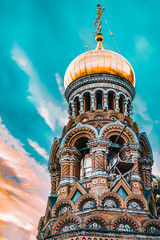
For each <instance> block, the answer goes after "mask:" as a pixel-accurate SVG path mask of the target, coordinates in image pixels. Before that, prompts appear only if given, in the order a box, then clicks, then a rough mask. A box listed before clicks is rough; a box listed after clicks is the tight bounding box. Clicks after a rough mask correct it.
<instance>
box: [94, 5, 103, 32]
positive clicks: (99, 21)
mask: <svg viewBox="0 0 160 240" xmlns="http://www.w3.org/2000/svg"><path fill="white" fill-rule="evenodd" d="M97 8H98V9H97V19H96V20H95V22H94V24H93V25H94V27H95V26H96V24H97V23H98V26H97V30H96V31H95V32H97V34H98V33H100V32H101V22H102V21H101V16H102V13H103V11H104V9H105V8H104V7H103V8H102V9H101V5H100V4H98V5H97Z"/></svg>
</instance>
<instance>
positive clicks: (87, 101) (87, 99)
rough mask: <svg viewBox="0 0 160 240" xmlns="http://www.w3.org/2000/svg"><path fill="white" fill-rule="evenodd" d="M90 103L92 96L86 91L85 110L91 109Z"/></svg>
mask: <svg viewBox="0 0 160 240" xmlns="http://www.w3.org/2000/svg"><path fill="white" fill-rule="evenodd" d="M90 104H91V98H90V94H89V93H86V94H85V95H84V111H85V112H86V111H90Z"/></svg>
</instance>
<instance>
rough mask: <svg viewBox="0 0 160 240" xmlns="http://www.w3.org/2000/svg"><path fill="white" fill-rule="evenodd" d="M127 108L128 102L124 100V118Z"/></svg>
mask: <svg viewBox="0 0 160 240" xmlns="http://www.w3.org/2000/svg"><path fill="white" fill-rule="evenodd" d="M127 106H128V100H126V99H125V100H124V116H128V114H129V113H128V109H127Z"/></svg>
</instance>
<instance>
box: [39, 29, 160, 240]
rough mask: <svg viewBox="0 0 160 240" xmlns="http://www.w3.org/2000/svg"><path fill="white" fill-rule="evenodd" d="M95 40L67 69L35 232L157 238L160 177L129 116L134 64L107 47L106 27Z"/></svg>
mask: <svg viewBox="0 0 160 240" xmlns="http://www.w3.org/2000/svg"><path fill="white" fill-rule="evenodd" d="M96 40H97V45H98V47H97V49H96V50H93V51H89V52H86V53H84V54H82V55H80V56H79V57H78V58H76V59H75V60H74V61H73V62H74V64H72V63H73V62H72V63H71V64H70V66H69V67H68V69H67V71H66V75H65V86H66V91H65V96H66V100H67V101H68V116H69V122H68V124H67V126H65V127H64V129H63V131H62V137H61V138H60V139H59V138H55V139H54V142H53V146H52V149H51V153H50V159H49V167H48V169H49V172H50V176H51V194H50V196H49V197H48V202H47V207H46V212H45V216H43V217H41V218H40V221H39V224H38V235H37V240H44V239H46V240H61V239H67V240H69V239H70V240H118V239H123V240H129V239H134V240H137V239H148V240H151V239H156V240H158V239H160V220H159V219H160V201H159V196H160V195H159V194H160V190H159V179H157V178H156V177H155V176H153V175H152V165H153V154H152V149H151V146H150V143H149V140H148V138H147V135H146V133H145V132H142V133H141V132H139V128H138V125H137V123H135V122H133V120H132V101H133V99H134V95H135V89H134V83H135V77H134V72H133V69H132V67H131V66H130V64H129V63H128V62H127V60H124V58H123V57H122V56H120V55H118V54H116V53H114V52H110V51H107V50H104V49H103V47H102V41H103V37H102V34H101V33H98V34H97V37H96ZM90 52H91V53H90ZM89 54H90V55H89ZM117 55H118V57H117ZM88 56H89V57H88ZM86 59H87V60H86ZM106 66H109V67H108V68H107V67H106ZM83 68H85V72H84V71H83ZM76 76H78V77H76ZM125 76H126V77H125Z"/></svg>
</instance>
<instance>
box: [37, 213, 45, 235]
mask: <svg viewBox="0 0 160 240" xmlns="http://www.w3.org/2000/svg"><path fill="white" fill-rule="evenodd" d="M43 226H44V216H43V217H41V218H40V220H39V223H38V228H37V229H38V232H40V231H42V228H43Z"/></svg>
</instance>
